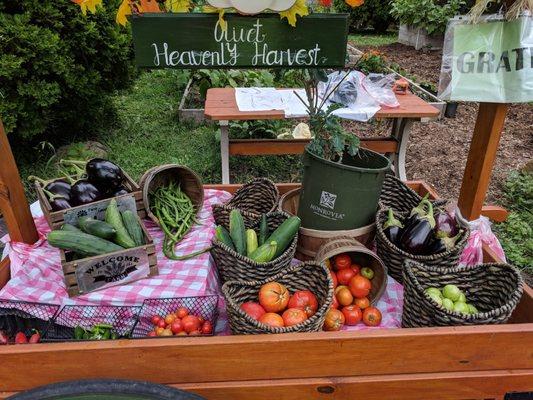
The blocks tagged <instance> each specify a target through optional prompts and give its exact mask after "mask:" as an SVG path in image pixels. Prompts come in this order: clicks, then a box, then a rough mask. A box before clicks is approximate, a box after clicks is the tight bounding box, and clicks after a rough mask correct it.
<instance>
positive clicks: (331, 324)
mask: <svg viewBox="0 0 533 400" xmlns="http://www.w3.org/2000/svg"><path fill="white" fill-rule="evenodd" d="M343 325H344V314H343V313H341V312H340V311H339V310H335V309H334V308H330V309H329V310H328V312H327V313H326V320H325V321H324V330H325V331H340V330H341V328H342V326H343Z"/></svg>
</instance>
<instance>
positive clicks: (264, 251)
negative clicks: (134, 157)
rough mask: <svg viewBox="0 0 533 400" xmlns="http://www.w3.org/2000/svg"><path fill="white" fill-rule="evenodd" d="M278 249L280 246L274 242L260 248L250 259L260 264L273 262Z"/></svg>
mask: <svg viewBox="0 0 533 400" xmlns="http://www.w3.org/2000/svg"><path fill="white" fill-rule="evenodd" d="M277 247H278V245H277V243H276V242H274V241H272V242H268V243H265V244H264V245H262V246H261V247H258V248H257V250H256V251H254V252H253V253H252V254H251V255H250V258H251V259H252V260H254V261H255V262H258V263H267V262H269V261H272V259H273V258H274V255H275V254H276V249H277Z"/></svg>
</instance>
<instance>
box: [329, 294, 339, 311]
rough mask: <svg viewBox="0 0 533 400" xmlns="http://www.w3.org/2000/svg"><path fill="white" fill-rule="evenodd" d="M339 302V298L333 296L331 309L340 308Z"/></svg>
mask: <svg viewBox="0 0 533 400" xmlns="http://www.w3.org/2000/svg"><path fill="white" fill-rule="evenodd" d="M339 305H340V304H339V300H337V296H336V295H335V294H333V302H332V303H331V308H334V309H337V308H339Z"/></svg>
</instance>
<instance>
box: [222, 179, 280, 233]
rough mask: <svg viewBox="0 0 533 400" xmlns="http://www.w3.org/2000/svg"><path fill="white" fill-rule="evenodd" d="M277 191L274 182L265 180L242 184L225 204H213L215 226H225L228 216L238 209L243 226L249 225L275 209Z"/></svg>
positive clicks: (277, 196)
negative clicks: (242, 219)
mask: <svg viewBox="0 0 533 400" xmlns="http://www.w3.org/2000/svg"><path fill="white" fill-rule="evenodd" d="M278 201H279V191H278V188H277V187H276V185H275V184H274V182H272V181H271V180H270V179H267V178H257V179H254V180H252V181H250V182H248V183H246V184H244V185H243V186H242V187H241V188H240V189H239V190H237V191H236V192H235V194H234V195H233V197H232V198H231V199H230V201H228V202H227V203H225V204H215V205H214V206H213V215H214V216H215V221H217V224H219V225H223V226H227V225H228V224H229V214H230V212H231V210H233V209H235V208H236V209H239V210H240V211H241V214H242V216H243V218H244V222H245V224H251V223H252V222H253V221H255V220H256V219H257V218H259V217H261V215H263V214H266V213H269V212H272V211H274V210H276V209H277V207H278Z"/></svg>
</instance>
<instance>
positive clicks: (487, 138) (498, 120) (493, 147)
mask: <svg viewBox="0 0 533 400" xmlns="http://www.w3.org/2000/svg"><path fill="white" fill-rule="evenodd" d="M508 109H509V105H508V104H496V103H480V105H479V112H478V115H477V121H476V126H475V128H474V134H473V136H472V142H471V144H470V151H469V153H468V160H467V162H466V168H465V173H464V177H463V184H462V186H461V193H460V195H459V200H458V206H459V209H460V210H461V213H462V215H463V217H465V218H466V219H468V220H470V221H472V220H475V219H478V218H479V216H480V215H481V210H482V208H483V202H484V201H485V196H486V194H487V189H488V186H489V181H490V175H491V172H492V167H493V166H494V160H495V159H496V151H497V150H498V144H499V143H500V137H501V133H502V130H503V125H504V123H505V117H506V115H507V111H508Z"/></svg>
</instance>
